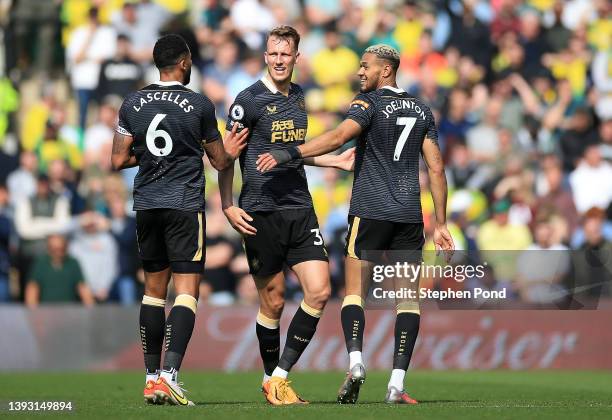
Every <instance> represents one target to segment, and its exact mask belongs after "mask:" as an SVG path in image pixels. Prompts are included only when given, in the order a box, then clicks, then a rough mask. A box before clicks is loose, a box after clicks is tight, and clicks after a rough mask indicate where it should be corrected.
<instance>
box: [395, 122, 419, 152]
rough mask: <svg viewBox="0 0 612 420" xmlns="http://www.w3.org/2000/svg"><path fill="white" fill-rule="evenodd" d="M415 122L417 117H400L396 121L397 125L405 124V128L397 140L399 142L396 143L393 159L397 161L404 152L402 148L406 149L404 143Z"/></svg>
mask: <svg viewBox="0 0 612 420" xmlns="http://www.w3.org/2000/svg"><path fill="white" fill-rule="evenodd" d="M414 123H416V118H414V117H398V118H397V121H395V125H403V126H404V128H403V129H402V132H401V134H400V136H399V139H398V140H397V144H396V145H395V152H393V160H394V161H397V160H399V159H400V155H401V154H402V150H404V145H405V144H406V140H408V136H409V135H410V132H411V131H412V128H413V127H414Z"/></svg>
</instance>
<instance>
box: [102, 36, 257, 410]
mask: <svg viewBox="0 0 612 420" xmlns="http://www.w3.org/2000/svg"><path fill="white" fill-rule="evenodd" d="M153 60H154V62H155V65H156V66H157V68H158V69H159V73H160V80H159V81H158V82H155V83H153V84H151V85H149V86H146V87H145V88H143V89H141V90H139V91H137V92H134V93H132V94H130V95H128V96H127V97H126V98H125V100H124V102H123V105H122V106H121V109H120V111H119V122H118V125H117V129H116V133H115V137H114V139H113V152H112V165H113V168H114V169H115V170H119V169H123V168H129V167H133V166H137V165H138V166H139V169H138V174H137V175H136V178H135V180H134V210H136V230H137V232H136V234H137V238H138V248H139V252H140V258H141V260H142V266H143V268H144V271H145V291H144V296H143V299H142V305H141V307H140V334H141V339H142V346H143V352H144V360H145V367H146V371H147V372H146V379H145V390H144V397H145V401H147V402H149V403H158V404H163V403H164V402H169V403H170V404H173V405H193V403H192V402H191V401H189V400H187V398H185V395H184V394H183V391H182V389H181V388H180V386H179V384H178V381H177V373H178V370H179V369H180V366H181V362H182V359H183V356H184V355H185V350H186V349H187V344H188V343H189V339H190V338H191V334H192V332H193V326H194V323H195V313H196V308H197V300H198V290H199V283H200V276H201V273H202V271H203V268H204V267H203V266H204V259H205V255H204V250H205V248H204V233H205V227H204V220H205V219H204V216H203V212H204V187H205V179H204V162H203V160H202V158H203V156H204V153H206V154H207V155H208V158H209V159H210V162H211V163H212V165H213V166H214V167H215V168H216V169H217V170H222V169H224V168H226V167H228V166H229V165H230V164H232V163H233V162H234V159H235V158H236V157H237V156H238V155H239V153H240V151H241V150H242V149H243V148H244V146H245V144H246V143H245V139H246V135H247V134H248V132H247V131H243V132H241V133H237V132H236V130H232V132H230V133H229V134H228V136H227V137H226V139H225V147H224V142H223V141H221V135H220V134H219V130H218V129H217V120H216V117H215V109H214V106H213V104H212V103H211V101H210V100H209V99H208V98H207V97H206V96H204V95H201V94H199V93H195V92H193V91H191V90H190V89H188V88H186V87H185V85H186V84H187V83H189V76H190V73H191V53H190V51H189V48H188V47H187V44H186V43H185V41H184V40H183V38H181V37H180V36H178V35H167V36H164V37H162V38H160V39H159V40H158V41H157V43H156V44H155V47H154V49H153ZM170 276H172V278H173V279H174V289H175V291H176V295H177V296H176V299H175V300H174V305H173V307H172V310H171V311H170V314H169V315H168V318H167V319H166V318H165V312H164V308H165V304H166V300H165V299H166V294H167V290H168V282H169V280H170ZM164 336H165V340H166V348H165V350H166V352H165V357H164V363H163V366H162V365H161V351H162V343H163V341H164ZM160 368H161V369H162V370H161V372H160Z"/></svg>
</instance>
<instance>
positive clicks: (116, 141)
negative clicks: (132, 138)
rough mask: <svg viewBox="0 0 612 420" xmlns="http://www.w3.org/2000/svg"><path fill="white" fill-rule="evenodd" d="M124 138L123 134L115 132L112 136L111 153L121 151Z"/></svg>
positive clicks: (115, 153) (116, 153)
mask: <svg viewBox="0 0 612 420" xmlns="http://www.w3.org/2000/svg"><path fill="white" fill-rule="evenodd" d="M124 140H125V136H124V135H123V134H119V133H115V137H113V152H112V153H113V155H118V154H120V153H121V152H122V151H123V142H124Z"/></svg>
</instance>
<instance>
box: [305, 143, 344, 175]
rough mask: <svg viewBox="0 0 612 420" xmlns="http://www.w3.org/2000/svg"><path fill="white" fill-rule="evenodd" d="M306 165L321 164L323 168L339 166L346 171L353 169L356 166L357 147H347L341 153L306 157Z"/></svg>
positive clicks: (338, 167)
mask: <svg viewBox="0 0 612 420" xmlns="http://www.w3.org/2000/svg"><path fill="white" fill-rule="evenodd" d="M304 164H305V165H310V166H319V167H322V168H337V169H342V170H344V171H352V170H353V169H354V168H355V148H354V147H351V148H350V149H346V150H345V151H344V152H342V153H340V154H339V155H332V154H327V155H322V156H314V157H309V158H305V159H304Z"/></svg>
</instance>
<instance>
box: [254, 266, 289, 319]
mask: <svg viewBox="0 0 612 420" xmlns="http://www.w3.org/2000/svg"><path fill="white" fill-rule="evenodd" d="M253 280H254V281H255V286H256V287H257V294H258V295H259V307H260V311H261V312H262V313H263V314H264V315H265V316H267V317H269V318H272V319H278V318H279V317H280V315H281V313H282V312H283V307H284V305H285V275H284V273H283V272H282V271H281V272H278V273H275V274H271V275H266V276H253Z"/></svg>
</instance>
